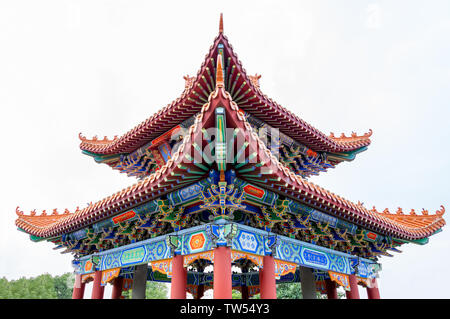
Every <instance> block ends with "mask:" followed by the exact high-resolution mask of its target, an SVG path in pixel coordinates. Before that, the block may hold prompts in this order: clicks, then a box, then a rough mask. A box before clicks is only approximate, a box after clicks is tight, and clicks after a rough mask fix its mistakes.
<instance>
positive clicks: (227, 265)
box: [213, 246, 232, 299]
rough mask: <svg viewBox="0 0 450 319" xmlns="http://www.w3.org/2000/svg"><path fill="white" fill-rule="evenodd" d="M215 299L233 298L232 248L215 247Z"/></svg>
mask: <svg viewBox="0 0 450 319" xmlns="http://www.w3.org/2000/svg"><path fill="white" fill-rule="evenodd" d="M213 287H214V299H231V298H232V296H231V290H232V282H231V249H230V248H229V247H225V246H220V247H217V248H216V249H214V284H213Z"/></svg>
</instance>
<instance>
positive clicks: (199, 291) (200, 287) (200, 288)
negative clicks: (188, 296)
mask: <svg viewBox="0 0 450 319" xmlns="http://www.w3.org/2000/svg"><path fill="white" fill-rule="evenodd" d="M204 295H205V285H198V286H197V296H196V297H195V299H202V297H203V296H204Z"/></svg>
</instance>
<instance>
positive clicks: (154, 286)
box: [122, 281, 168, 299]
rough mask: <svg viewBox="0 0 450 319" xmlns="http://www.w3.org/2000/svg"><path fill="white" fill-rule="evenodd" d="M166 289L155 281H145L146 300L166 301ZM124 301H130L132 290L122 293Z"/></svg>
mask: <svg viewBox="0 0 450 319" xmlns="http://www.w3.org/2000/svg"><path fill="white" fill-rule="evenodd" d="M167 293H168V288H167V284H165V283H163V282H157V281H147V286H146V290H145V298H146V299H167ZM122 296H123V297H124V299H131V296H132V289H129V290H127V291H124V292H123V293H122Z"/></svg>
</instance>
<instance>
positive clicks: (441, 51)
mask: <svg viewBox="0 0 450 319" xmlns="http://www.w3.org/2000/svg"><path fill="white" fill-rule="evenodd" d="M339 3H342V2H339ZM220 12H223V13H224V24H225V34H226V35H227V37H228V38H229V40H230V42H231V43H232V45H233V48H234V50H235V52H236V53H237V54H238V56H239V58H240V60H241V61H242V62H243V65H244V67H245V68H246V70H247V72H248V73H249V74H255V73H258V74H262V78H261V80H260V83H261V88H262V90H263V92H265V93H266V94H267V95H268V96H270V97H271V98H273V99H274V100H276V101H277V102H279V103H280V104H281V105H283V106H285V107H286V108H288V109H289V110H291V111H292V112H294V113H296V114H298V115H299V116H300V117H301V118H303V119H304V120H306V121H308V122H309V123H311V124H312V125H313V126H315V127H317V128H318V129H320V130H322V131H324V132H325V133H329V132H334V133H335V134H336V135H338V134H340V133H341V132H345V133H346V134H347V135H349V134H350V133H351V132H352V131H356V132H358V133H359V134H362V133H364V132H367V131H368V130H369V129H370V128H371V129H372V130H373V131H374V133H373V135H372V145H371V146H370V147H369V149H368V151H366V152H364V153H362V154H360V155H359V156H358V157H357V159H356V160H355V161H353V162H351V163H343V164H341V165H339V166H338V167H337V168H336V169H334V170H331V171H329V172H328V173H326V174H324V175H322V176H319V177H315V178H313V179H312V181H313V182H315V183H317V184H319V185H321V186H323V187H325V188H326V189H328V190H331V191H333V192H334V193H336V194H339V195H342V196H344V197H345V198H347V199H350V200H352V201H358V200H360V201H362V202H364V203H365V205H366V206H367V207H369V208H371V207H372V206H373V205H376V207H377V208H378V209H384V208H386V207H387V208H389V209H390V210H391V211H395V210H396V209H397V207H399V206H400V207H402V208H403V209H404V211H408V212H409V210H410V209H411V208H414V209H415V210H416V211H420V210H421V209H422V208H426V209H429V210H430V212H433V213H434V211H435V210H437V209H439V206H440V205H441V204H443V205H445V206H446V207H447V208H448V207H449V206H448V204H449V202H448V199H449V196H448V195H449V194H448V193H449V191H448V190H449V186H450V170H449V168H448V165H447V164H448V158H449V156H450V153H449V149H448V146H449V142H448V139H449V138H450V126H449V116H450V111H449V101H450V62H449V61H450V60H449V59H448V57H449V56H450V41H449V38H450V3H449V2H448V1H433V2H427V3H425V2H423V1H395V2H387V1H346V2H345V6H339V5H338V4H337V2H336V1H290V2H288V1H285V2H280V1H277V2H276V4H275V2H273V3H271V2H268V1H221V2H213V1H202V2H200V1H195V2H191V1H189V2H188V1H178V2H174V1H170V2H169V1H168V2H161V1H159V2H158V4H156V3H153V2H149V1H92V0H91V1H61V0H55V1H47V0H41V1H17V0H15V1H0V106H1V110H2V112H1V115H0V133H1V136H2V148H1V149H2V155H3V156H2V157H1V159H0V163H1V167H2V171H1V173H0V174H1V175H0V176H1V179H0V180H1V184H0V185H1V186H0V187H1V189H0V194H1V195H0V196H1V197H0V198H1V202H2V206H1V211H0V212H1V213H0V218H1V220H0V236H1V238H0V254H1V258H0V277H1V276H6V277H7V278H8V279H17V278H19V277H20V276H27V277H29V276H36V275H39V274H42V273H44V272H48V273H51V274H53V275H58V274H62V273H64V272H67V271H72V268H71V266H70V261H71V256H70V255H61V254H60V253H59V252H58V251H54V250H52V249H51V248H52V247H53V245H52V244H49V243H32V242H31V241H30V240H29V238H28V236H27V235H25V234H23V233H21V232H19V231H17V230H16V227H15V225H14V220H15V218H16V215H15V208H16V206H20V207H21V209H23V210H24V211H25V212H26V213H28V212H29V211H30V210H32V209H34V208H36V209H37V210H38V212H41V211H42V210H43V209H46V210H47V211H51V210H53V208H58V209H59V210H60V211H64V208H69V209H70V210H74V209H75V207H76V206H80V207H84V206H85V205H86V203H88V202H90V201H93V202H95V201H97V200H99V199H102V198H104V197H106V196H108V195H110V194H112V193H114V192H116V191H118V190H120V189H122V188H124V187H126V186H128V185H130V184H131V183H134V180H133V179H132V178H128V177H126V176H124V175H120V174H119V173H118V172H116V171H113V170H111V169H110V168H109V167H107V166H106V165H98V164H96V163H95V162H94V161H93V160H92V159H91V158H89V157H87V156H85V155H82V154H81V151H80V150H79V140H78V133H79V132H82V133H83V134H84V135H85V136H87V137H92V136H93V135H98V136H99V138H102V137H103V136H104V135H107V136H109V137H112V136H114V135H121V134H123V133H125V132H127V131H128V130H130V129H131V128H133V127H134V126H135V125H137V124H139V123H140V122H141V121H143V120H145V119H146V118H148V117H149V116H151V115H152V114H153V113H155V112H157V111H158V110H159V109H160V108H162V107H163V106H165V105H166V104H168V103H170V102H171V101H172V100H174V99H176V98H177V97H178V96H179V95H180V94H181V92H182V90H183V88H184V80H183V78H182V77H183V75H186V74H189V75H195V74H196V73H197V71H198V69H199V67H200V65H201V63H202V62H203V59H204V57H205V54H206V53H207V52H208V50H209V47H210V45H211V44H212V42H213V39H214V37H215V36H216V35H217V32H218V20H219V13H220ZM402 250H403V253H401V254H395V257H394V258H387V257H383V258H382V259H381V262H382V264H383V271H382V272H381V278H380V280H379V283H380V292H381V296H382V297H384V298H399V297H405V298H448V297H450V296H449V295H448V286H449V285H450V279H449V276H448V266H447V263H449V262H450V256H449V254H450V234H449V232H448V230H447V229H446V227H444V231H443V232H442V233H440V234H438V235H436V236H434V237H432V238H431V239H430V243H429V244H428V245H426V246H416V245H411V244H410V245H407V246H404V248H402ZM108 296H109V294H108ZM362 296H363V297H365V293H362Z"/></svg>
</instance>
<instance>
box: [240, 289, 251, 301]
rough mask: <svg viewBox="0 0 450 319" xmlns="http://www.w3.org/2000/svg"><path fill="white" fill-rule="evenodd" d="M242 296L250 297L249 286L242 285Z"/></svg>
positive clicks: (243, 297) (244, 297)
mask: <svg viewBox="0 0 450 319" xmlns="http://www.w3.org/2000/svg"><path fill="white" fill-rule="evenodd" d="M241 298H242V299H245V300H246V299H249V293H248V287H247V286H242V287H241Z"/></svg>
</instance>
